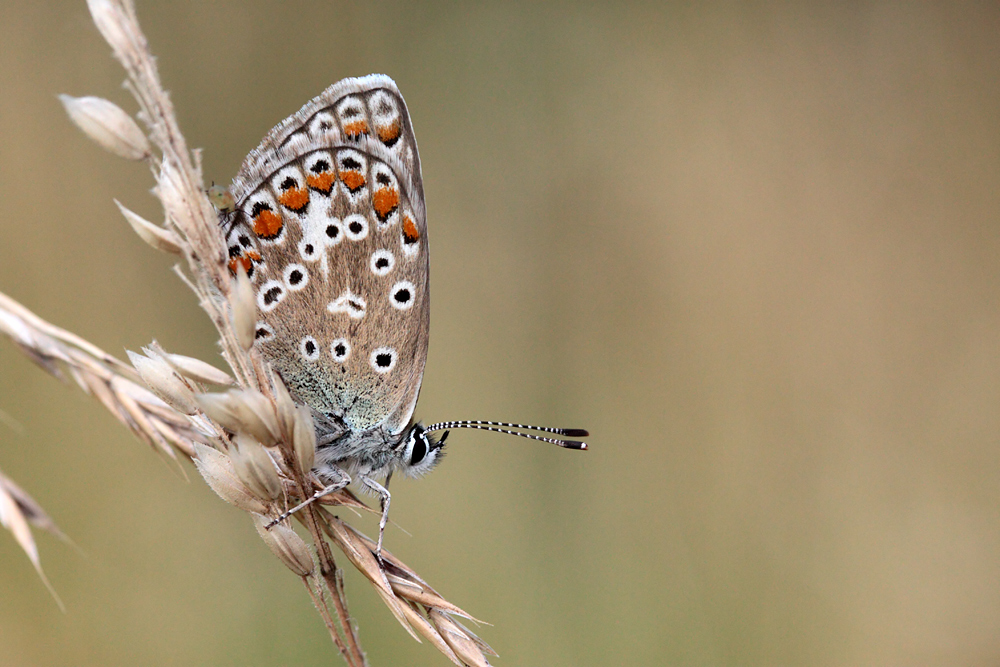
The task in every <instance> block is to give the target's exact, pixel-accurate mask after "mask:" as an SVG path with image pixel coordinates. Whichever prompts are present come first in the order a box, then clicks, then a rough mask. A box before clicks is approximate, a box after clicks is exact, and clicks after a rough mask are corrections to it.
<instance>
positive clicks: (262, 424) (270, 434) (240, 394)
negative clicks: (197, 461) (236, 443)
mask: <svg viewBox="0 0 1000 667" xmlns="http://www.w3.org/2000/svg"><path fill="white" fill-rule="evenodd" d="M195 399H196V400H197V401H198V405H199V406H201V409H202V410H203V411H204V412H205V414H206V415H208V416H209V418H211V419H213V420H214V421H216V422H218V423H219V424H221V425H222V426H223V428H225V429H226V430H228V431H232V432H233V433H246V434H248V435H251V436H253V437H254V438H255V439H256V440H257V441H258V442H260V443H261V444H263V445H264V446H265V447H270V446H272V445H274V444H276V443H277V442H278V433H277V428H278V427H277V420H276V417H275V415H274V410H273V408H272V406H271V402H270V401H268V400H267V398H266V397H265V396H264V395H263V394H261V393H259V392H256V391H251V390H240V389H231V390H229V391H227V392H226V393H224V394H198V395H197V396H196V397H195Z"/></svg>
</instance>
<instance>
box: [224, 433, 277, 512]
mask: <svg viewBox="0 0 1000 667" xmlns="http://www.w3.org/2000/svg"><path fill="white" fill-rule="evenodd" d="M235 441H236V446H235V447H232V448H230V450H229V458H230V459H232V461H233V468H234V469H235V470H236V474H237V475H239V478H240V479H241V480H243V483H244V484H246V485H247V487H248V488H249V489H250V490H251V491H254V492H255V493H256V494H257V495H258V496H260V497H261V498H262V499H265V500H274V499H275V498H277V497H278V496H280V495H281V480H280V479H279V478H278V471H277V470H276V469H275V467H274V461H272V460H271V457H270V455H269V454H268V453H267V451H266V450H265V449H264V447H263V446H262V445H261V444H260V443H259V442H257V441H256V440H254V439H253V438H251V437H250V436H248V435H245V434H242V433H241V434H239V435H237V436H236V438H235Z"/></svg>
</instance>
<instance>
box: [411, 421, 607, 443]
mask: <svg viewBox="0 0 1000 667" xmlns="http://www.w3.org/2000/svg"><path fill="white" fill-rule="evenodd" d="M452 428H475V429H479V430H481V431H493V432H494V433H505V434H507V435H519V436H521V437H522V438H528V439H530V440H539V441H541V442H550V443H552V444H553V445H559V446H560V447H565V448H566V449H581V450H585V449H587V443H585V442H581V441H579V440H560V439H558V438H546V437H545V436H541V435H532V434H530V433H521V432H520V431H511V430H510V429H512V428H519V429H522V430H526V431H541V432H543V433H554V434H556V435H566V436H569V437H572V438H579V437H585V436H588V435H590V433H588V432H587V431H585V430H584V429H582V428H549V427H547V426H531V425H529V424H512V423H510V422H491V421H481V420H466V421H454V422H438V423H436V424H431V425H430V426H426V427H424V432H425V433H433V432H434V431H443V430H445V429H452ZM442 440H444V438H442Z"/></svg>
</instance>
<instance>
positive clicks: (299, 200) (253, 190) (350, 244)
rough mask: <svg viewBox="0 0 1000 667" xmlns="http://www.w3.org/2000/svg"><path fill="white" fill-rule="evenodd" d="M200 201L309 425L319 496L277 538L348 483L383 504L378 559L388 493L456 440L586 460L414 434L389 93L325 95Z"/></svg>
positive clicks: (571, 443) (411, 246)
mask: <svg viewBox="0 0 1000 667" xmlns="http://www.w3.org/2000/svg"><path fill="white" fill-rule="evenodd" d="M227 195H228V196H227ZM210 196H211V198H212V201H213V203H215V204H216V206H217V208H218V209H219V221H220V224H221V226H222V229H223V233H224V234H225V238H226V245H227V247H228V249H229V268H230V270H231V271H232V272H233V274H234V275H235V274H236V272H237V270H238V267H239V266H242V267H243V268H244V270H245V271H246V273H247V275H248V277H249V278H250V279H251V281H252V284H253V287H254V290H255V293H256V302H257V315H258V322H257V326H256V331H257V336H256V339H255V343H254V345H255V347H256V348H257V349H258V350H259V351H260V353H261V355H262V356H263V357H264V358H265V359H267V360H268V361H269V362H270V363H271V365H272V366H273V368H274V369H275V370H276V371H277V372H278V373H279V374H280V375H281V378H282V379H283V380H284V382H285V384H286V385H287V386H288V388H289V390H290V391H291V393H292V395H293V396H294V397H295V398H296V400H298V401H300V402H302V403H303V404H305V405H307V406H309V408H310V409H311V411H312V414H313V418H314V420H315V422H316V429H317V436H318V438H317V449H316V464H315V467H314V469H313V471H314V473H315V474H316V475H317V476H318V477H319V479H320V480H321V481H322V482H323V483H324V484H326V485H327V486H326V488H324V489H322V490H321V491H319V492H317V493H316V494H315V495H313V496H312V497H311V498H309V499H307V500H306V501H305V502H303V503H301V504H300V505H298V506H296V507H293V508H292V509H290V510H288V511H287V512H286V513H285V514H283V515H282V516H281V517H280V518H279V519H277V520H275V521H274V522H273V523H272V525H273V524H274V523H277V522H279V521H282V520H284V519H286V518H287V517H288V516H289V515H291V514H292V513H293V512H295V511H297V510H299V509H300V508H302V507H304V506H305V505H306V504H308V503H310V502H313V501H315V500H316V499H318V498H320V497H322V496H324V495H327V494H329V493H333V492H334V491H337V490H339V489H342V488H344V487H345V486H347V485H348V484H350V483H351V482H352V481H353V480H358V481H359V482H360V483H361V484H362V485H363V486H364V487H365V488H367V489H369V490H370V491H373V492H375V493H376V494H378V495H379V497H380V499H381V507H382V518H381V521H380V523H379V538H378V547H377V553H378V554H379V557H381V549H382V537H383V534H384V532H385V526H386V522H387V521H388V513H389V502H390V498H391V497H390V495H389V491H388V489H387V488H386V487H387V486H388V484H389V479H390V478H391V477H392V474H393V473H394V472H396V471H399V472H401V473H402V474H405V475H408V476H411V477H419V476H421V475H424V474H426V473H427V472H429V471H430V470H431V469H432V468H433V467H434V466H435V465H436V464H437V463H438V462H439V461H440V460H441V458H442V455H443V448H444V444H445V440H446V439H447V437H448V434H449V432H450V430H451V429H458V428H474V429H483V430H487V431H494V432H497V433H504V434H508V435H517V436H521V437H524V438H531V439H533V440H540V441H542V442H549V443H552V444H555V445H559V446H560V447H564V448H567V449H580V450H584V449H587V445H586V443H584V442H581V441H578V440H567V439H564V438H577V437H582V436H586V435H588V433H587V431H585V430H583V429H560V428H545V427H538V426H529V425H526V424H512V423H507V422H493V421H449V422H438V423H434V424H430V425H427V426H424V425H422V424H421V423H420V422H415V421H414V420H413V411H414V408H415V407H416V403H417V395H418V394H419V392H420V382H421V380H422V378H423V373H424V364H425V362H426V361H427V339H428V332H429V329H430V294H429V264H428V245H427V218H426V211H425V207H424V191H423V180H422V178H421V171H420V156H419V154H418V153H417V142H416V139H415V138H414V135H413V127H412V124H411V122H410V115H409V113H408V112H407V109H406V103H405V102H404V101H403V97H402V95H400V93H399V90H398V89H397V87H396V84H395V83H394V82H393V81H392V79H390V78H389V77H387V76H383V75H379V74H372V75H369V76H366V77H362V78H350V79H344V80H343V81H340V82H339V83H336V84H334V85H333V86H331V87H330V88H328V89H327V90H326V91H324V92H323V94H321V95H320V96H318V97H316V98H315V99H313V100H312V101H310V102H309V103H308V104H306V105H305V106H304V107H302V109H301V110H299V112H298V113H296V114H295V115H293V116H290V117H289V118H286V119H285V120H283V121H282V122H281V123H279V124H278V125H277V126H276V127H275V128H274V129H273V130H271V132H270V133H268V135H267V136H266V137H264V140H263V141H262V142H261V144H260V145H259V146H258V147H257V148H255V149H254V150H252V151H251V152H250V154H249V155H248V156H247V157H246V159H245V160H244V162H243V166H242V167H241V168H240V171H239V173H238V174H237V175H236V178H235V179H234V180H233V183H232V185H231V186H230V188H229V190H228V192H226V191H225V190H223V189H221V188H218V189H215V188H213V190H212V191H211V192H210ZM514 429H517V430H514ZM525 430H527V431H536V432H543V433H549V434H552V435H553V436H559V437H548V436H542V435H534V434H529V433H522V432H521V431H525ZM436 433H441V435H440V436H439V437H438V436H436V435H435V434H436ZM378 479H384V480H385V482H384V485H383V484H382V483H379V482H378V481H377V480H378Z"/></svg>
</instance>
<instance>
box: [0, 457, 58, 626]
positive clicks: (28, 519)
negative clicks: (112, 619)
mask: <svg viewBox="0 0 1000 667" xmlns="http://www.w3.org/2000/svg"><path fill="white" fill-rule="evenodd" d="M29 524H30V525H32V526H36V527H38V528H41V529H42V530H47V531H49V532H50V533H52V534H53V535H56V536H57V537H59V538H61V539H63V540H66V536H65V535H63V533H62V531H61V530H59V528H58V527H56V524H55V522H54V521H53V520H52V519H51V518H49V515H48V514H46V513H45V510H43V509H42V506H41V505H39V504H38V503H37V502H35V499H34V498H32V497H31V496H29V495H28V494H27V493H26V492H25V491H24V489H22V488H21V487H19V486H18V485H17V484H15V483H14V482H13V481H11V479H10V478H9V477H7V476H6V475H4V474H3V473H0V525H3V527H4V528H6V529H7V530H9V531H10V532H11V533H12V534H13V535H14V539H15V540H17V543H18V544H19V545H20V546H21V548H22V549H23V550H24V553H26V554H27V555H28V560H30V561H31V564H32V565H34V566H35V572H37V573H38V576H39V577H40V578H41V580H42V583H44V584H45V587H46V588H47V589H49V593H51V594H52V597H53V598H54V599H55V601H56V604H58V605H59V608H60V609H61V610H62V611H66V607H65V605H63V603H62V600H60V599H59V595H57V594H56V591H55V589H54V588H52V584H50V583H49V579H48V577H46V576H45V572H44V571H42V562H41V559H40V558H39V557H38V546H37V545H36V544H35V538H34V537H33V536H32V534H31V528H30V526H29Z"/></svg>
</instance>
